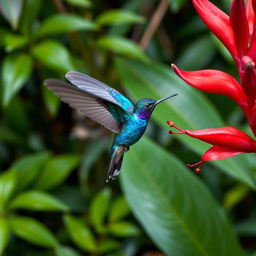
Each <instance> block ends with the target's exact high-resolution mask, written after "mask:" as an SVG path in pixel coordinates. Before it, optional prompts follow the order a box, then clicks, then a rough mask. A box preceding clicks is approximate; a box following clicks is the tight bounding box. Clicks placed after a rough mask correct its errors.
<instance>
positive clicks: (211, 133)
mask: <svg viewBox="0 0 256 256" xmlns="http://www.w3.org/2000/svg"><path fill="white" fill-rule="evenodd" d="M185 133H186V134H187V135H189V136H191V137H193V138H197V139H200V140H202V141H204V142H207V143H209V144H212V145H215V146H219V147H223V148H227V149H231V150H232V151H239V152H256V141H254V140H253V139H252V138H251V137H249V136H248V135H247V134H245V133H244V132H242V131H239V130H238V129H236V128H234V127H223V128H216V129H214V128H211V129H202V130H197V131H190V130H185Z"/></svg>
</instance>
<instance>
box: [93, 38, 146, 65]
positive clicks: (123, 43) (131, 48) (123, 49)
mask: <svg viewBox="0 0 256 256" xmlns="http://www.w3.org/2000/svg"><path fill="white" fill-rule="evenodd" d="M97 44H98V46H100V47H101V48H103V49H106V50H109V51H111V52H114V53H117V54H121V55H124V56H127V57H131V58H135V59H139V60H142V61H146V60H147V59H148V58H147V56H146V55H145V54H144V52H143V51H142V49H140V48H139V46H138V45H137V44H136V43H134V42H133V41H131V40H129V39H126V38H123V37H117V36H103V37H101V38H100V39H99V40H98V41H97Z"/></svg>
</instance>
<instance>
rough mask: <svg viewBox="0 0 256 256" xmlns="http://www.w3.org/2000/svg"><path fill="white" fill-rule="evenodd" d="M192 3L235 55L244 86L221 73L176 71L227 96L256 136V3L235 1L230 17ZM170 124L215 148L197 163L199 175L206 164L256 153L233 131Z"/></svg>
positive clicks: (204, 2)
mask: <svg viewBox="0 0 256 256" xmlns="http://www.w3.org/2000/svg"><path fill="white" fill-rule="evenodd" d="M192 2H193V5H194V7H195V9H196V10H197V12H198V14H199V15H200V16H201V18H202V20H203V21H204V23H205V24H206V26H207V27H208V28H209V29H210V30H211V31H212V32H213V33H214V34H215V35H216V36H217V37H218V38H219V39H220V41H221V42H222V43H223V44H224V45H225V46H226V47H227V49H228V50H229V52H230V53H231V55H232V57H233V59H234V61H235V63H236V66H237V69H238V73H239V77H240V83H239V82H238V81H236V80H235V79H234V78H233V77H232V76H230V75H229V74H226V73H225V72H222V71H219V70H212V69H209V70H199V71H183V70H180V69H179V68H178V67H176V66H175V65H174V64H173V65H172V68H173V69H174V71H175V72H176V74H177V75H178V76H180V77H181V78H182V79H183V80H184V81H186V82H187V83H188V84H190V85H191V86H193V87H195V88H197V89H199V90H202V91H205V92H209V93H218V94H222V95H225V96H227V97H229V98H230V99H232V100H233V101H235V102H236V103H237V104H238V105H239V106H240V108H241V109H242V110H243V112H244V114H245V116H246V118H247V120H248V123H249V125H250V127H251V129H252V131H253V133H254V135H256V18H255V16H256V15H255V14H256V1H255V0H248V1H247V4H245V3H244V0H233V2H232V4H231V10H230V16H228V15H227V14H225V13H224V12H222V11H221V10H220V9H218V8H217V7H216V6H215V5H213V4H212V3H211V2H209V1H208V0H192ZM170 124H171V126H172V127H174V128H176V129H178V130H179V131H180V132H179V133H182V134H187V135H189V136H191V137H194V138H197V139H200V140H202V141H205V142H207V143H209V144H212V145H213V146H212V147H211V148H210V149H209V150H208V151H206V152H205V153H204V154H203V156H202V161H200V162H199V163H197V164H199V168H197V171H199V170H200V168H201V165H202V163H203V162H205V161H210V160H219V159H224V158H227V157H231V156H234V155H237V154H241V153H250V152H253V153H255V152H256V141H255V140H253V139H252V138H250V137H249V136H248V135H246V134H245V133H243V132H241V131H239V130H237V129H235V128H233V127H224V128H218V129H203V130H198V131H189V130H182V129H181V128H179V127H177V126H175V125H174V124H173V123H172V122H169V125H170ZM172 133H174V132H172ZM197 164H196V165H197ZM196 165H190V166H191V167H193V166H196Z"/></svg>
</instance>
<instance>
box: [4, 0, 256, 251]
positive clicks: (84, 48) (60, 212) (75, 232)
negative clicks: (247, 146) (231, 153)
mask: <svg viewBox="0 0 256 256" xmlns="http://www.w3.org/2000/svg"><path fill="white" fill-rule="evenodd" d="M215 4H216V5H217V6H219V7H220V8H221V9H222V10H224V11H225V12H227V13H228V12H229V4H230V2H229V1H228V0H222V1H218V2H216V1H215ZM0 11H1V12H0V13H1V15H0V35H1V36H0V55H1V70H0V73H1V82H0V83H1V84H0V85H1V87H0V96H1V119H0V166H1V174H0V255H7V256H9V255H10V256H15V255H19V256H23V255H26V256H29V255H42V256H48V255H57V256H77V255H108V256H110V255H112V256H113V255H162V253H163V254H166V255H175V256H192V255H197V256H198V255H204V256H205V255H212V256H216V255H223V256H224V255H225V256H226V255H232V256H236V255H242V254H243V252H244V253H245V254H246V255H252V254H253V251H254V250H256V221H255V217H256V216H255V214H256V207H255V196H254V195H255V193H254V190H255V188H256V165H255V160H254V157H255V156H254V154H243V155H238V156H235V157H232V158H228V159H224V160H220V161H213V162H210V163H205V165H204V167H203V170H202V172H201V173H200V174H195V173H194V172H193V171H192V170H191V169H189V168H187V167H186V164H187V163H193V162H196V161H198V159H200V155H201V154H202V153H203V152H204V151H205V150H206V149H207V148H209V145H207V144H206V143H203V142H201V141H199V140H196V139H193V138H190V137H188V136H179V135H178V136H175V135H170V134H169V133H168V131H169V129H170V128H169V127H168V125H167V124H166V121H167V120H172V121H174V122H175V124H177V125H179V126H180V127H182V128H184V129H191V130H198V129H203V128H217V127H223V126H227V125H228V126H234V127H237V128H239V129H240V130H243V131H245V132H248V133H250V129H249V126H248V124H247V122H246V120H245V118H244V116H243V113H242V111H241V110H240V109H239V108H238V106H237V105H236V104H235V103H234V102H232V101H231V100H230V99H228V98H226V97H224V96H221V95H216V94H205V93H202V92H200V91H198V90H196V89H194V88H192V87H190V86H188V85H187V84H186V83H185V82H184V81H182V80H181V79H180V78H179V77H178V76H177V75H176V74H175V73H174V72H173V71H172V70H171V67H170V64H171V63H175V64H177V65H178V67H179V68H182V69H184V70H197V69H205V68H214V69H218V70H222V71H225V72H227V73H229V74H231V75H233V76H235V77H237V78H238V75H237V73H236V67H235V64H234V63H233V61H232V58H231V56H230V55H229V53H228V52H227V51H226V50H225V49H224V47H223V46H222V45H221V43H220V42H219V41H218V39H217V38H216V37H214V36H213V35H212V34H211V33H210V32H209V31H208V30H207V28H206V26H205V25H204V24H203V22H202V21H201V20H200V18H199V16H198V14H197V13H196V12H195V10H194V8H193V6H192V4H191V3H190V1H186V0H170V1H167V0H161V1H156V0H155V1H154V0H152V1H147V0H126V1H111V0H110V1H100V0H96V1H90V0H48V1H42V0H19V1H15V0H0ZM71 70H76V71H80V72H83V73H86V74H89V75H91V76H93V77H95V78H97V79H99V80H101V81H103V82H105V83H107V84H109V85H110V86H112V87H114V88H116V89H117V90H119V91H120V92H122V93H124V94H125V95H126V96H128V97H129V98H130V99H131V100H132V101H133V102H136V100H138V99H140V98H143V97H150V98H153V99H160V98H162V97H164V96H167V95H171V94H173V93H178V94H179V95H178V96H177V97H175V98H173V99H171V100H169V101H166V102H164V103H162V105H159V106H158V107H157V109H156V110H155V112H154V114H153V116H152V120H151V122H150V125H149V127H148V128H147V131H146V134H145V136H144V137H143V139H141V140H140V141H139V142H138V143H137V144H136V145H134V146H132V147H131V149H130V151H129V152H128V153H127V154H126V155H125V160H124V165H123V168H122V173H121V175H120V177H119V178H118V179H117V180H116V181H114V182H110V183H109V184H106V183H105V180H106V172H107V169H108V164H109V149H110V146H111V140H112V138H113V135H112V134H111V133H110V132H109V131H107V130H106V129H105V128H103V127H101V126H100V125H98V124H97V123H95V122H93V121H91V120H90V119H88V118H86V117H83V116H81V115H79V113H77V112H76V111H74V110H72V109H71V108H70V107H69V106H67V105H66V104H63V103H61V102H60V100H59V99H58V98H57V97H56V96H54V95H53V94H52V93H51V92H50V91H49V90H48V89H47V88H46V87H45V86H43V81H44V80H45V79H47V78H59V79H64V75H65V73H66V72H67V71H71Z"/></svg>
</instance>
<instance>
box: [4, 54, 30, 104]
mask: <svg viewBox="0 0 256 256" xmlns="http://www.w3.org/2000/svg"><path fill="white" fill-rule="evenodd" d="M31 71H32V59H31V57H30V56H29V55H27V54H24V53H20V54H12V55H7V57H6V58H5V59H4V61H3V66H2V73H1V77H2V82H3V104H4V105H5V106H6V105H7V104H8V103H9V102H10V100H11V98H12V97H13V96H14V95H15V94H16V93H17V92H18V91H19V89H20V88H21V87H22V86H23V85H24V84H25V82H26V81H27V80H28V78H29V76H30V74H31Z"/></svg>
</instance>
